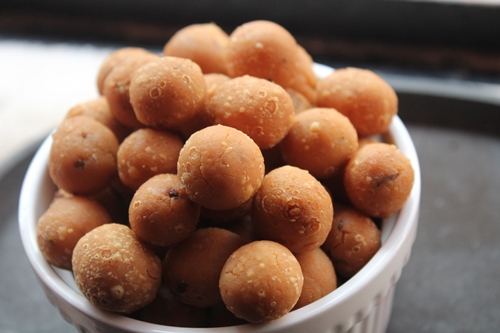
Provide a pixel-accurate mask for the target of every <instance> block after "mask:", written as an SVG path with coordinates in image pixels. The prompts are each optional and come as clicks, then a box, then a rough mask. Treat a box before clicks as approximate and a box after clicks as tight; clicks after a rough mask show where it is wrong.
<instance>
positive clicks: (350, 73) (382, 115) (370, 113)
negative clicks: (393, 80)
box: [317, 68, 398, 137]
mask: <svg viewBox="0 0 500 333" xmlns="http://www.w3.org/2000/svg"><path fill="white" fill-rule="evenodd" d="M317 106H319V107H329V108H334V109H337V110H338V111H339V112H341V113H343V114H344V115H345V116H347V118H349V119H350V120H351V122H352V124H353V125H354V127H355V128H356V131H357V132H358V135H359V136H360V137H363V136H369V135H374V134H381V133H384V132H386V131H387V130H388V128H389V125H390V124H391V121H392V118H393V117H394V115H395V114H396V113H397V112H398V98H397V95H396V92H395V91H394V89H393V88H392V87H391V86H390V85H389V84H387V82H385V81H384V80H383V79H382V78H381V77H380V76H378V75H377V74H375V73H374V72H372V71H370V70H366V69H360V68H343V69H337V70H335V71H334V72H332V73H331V74H330V75H328V76H327V77H325V78H323V79H321V80H319V81H318V85H317Z"/></svg>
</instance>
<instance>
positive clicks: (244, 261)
mask: <svg viewBox="0 0 500 333" xmlns="http://www.w3.org/2000/svg"><path fill="white" fill-rule="evenodd" d="M303 283H304V276H303V274H302V270H301V267H300V264H299V262H298V261H297V259H296V258H295V256H294V255H293V254H292V252H290V250H288V249H287V248H286V247H284V246H283V245H281V244H279V243H276V242H272V241H267V240H261V241H254V242H252V243H249V244H247V245H244V246H242V247H240V248H239V249H238V250H236V251H235V252H234V253H233V254H231V256H230V257H229V259H228V260H227V262H226V264H225V265H224V268H223V270H222V273H221V275H220V281H219V286H220V292H221V295H222V300H223V301H224V303H225V304H226V307H227V308H228V309H229V311H231V312H232V313H234V315H235V316H236V317H238V318H242V319H245V320H247V321H249V322H251V323H266V322H270V321H273V320H276V319H278V318H281V317H283V316H284V315H286V314H287V313H289V312H290V311H291V310H292V308H293V307H294V305H295V304H296V303H297V300H298V299H299V297H300V293H301V291H302V285H303Z"/></svg>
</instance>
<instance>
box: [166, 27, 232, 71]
mask: <svg viewBox="0 0 500 333" xmlns="http://www.w3.org/2000/svg"><path fill="white" fill-rule="evenodd" d="M228 43H229V36H228V35H227V33H226V32H224V30H222V29H221V28H220V27H219V26H218V25H216V24H214V23H204V24H192V25H189V26H187V27H184V28H182V29H180V30H178V31H177V32H176V33H175V34H174V35H173V36H172V38H170V40H169V41H168V42H167V43H166V44H165V47H164V48H163V54H165V55H166V56H173V57H179V58H186V59H191V60H192V61H194V62H195V63H197V64H198V65H199V66H200V68H201V70H202V71H203V73H222V74H225V73H226V72H227V70H226V62H225V61H224V51H225V48H226V46H227V44H228Z"/></svg>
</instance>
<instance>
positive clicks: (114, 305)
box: [72, 223, 161, 313]
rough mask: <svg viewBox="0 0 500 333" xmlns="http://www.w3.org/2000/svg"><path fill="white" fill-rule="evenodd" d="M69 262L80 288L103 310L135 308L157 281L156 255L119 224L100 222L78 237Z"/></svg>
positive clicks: (158, 265)
mask: <svg viewBox="0 0 500 333" xmlns="http://www.w3.org/2000/svg"><path fill="white" fill-rule="evenodd" d="M72 264H73V273H74V275H75V282H76V285H77V286H78V288H79V289H80V291H81V292H82V293H83V295H84V296H85V297H86V298H87V299H88V300H89V302H90V303H92V304H93V305H95V306H96V307H98V308H100V309H102V310H106V311H111V312H119V313H132V312H134V311H136V310H139V309H140V308H142V307H144V306H145V305H147V304H149V303H151V302H152V301H153V300H154V299H155V297H156V293H157V291H158V288H159V287H160V283H161V261H160V259H159V258H158V257H157V256H156V255H155V254H154V253H153V252H152V251H151V250H150V249H149V248H148V247H147V246H146V245H145V244H144V243H142V242H141V241H140V240H139V239H138V238H137V236H136V235H135V233H134V232H133V231H132V229H130V228H129V227H127V226H125V225H123V224H116V223H109V224H104V225H102V226H100V227H97V228H95V229H93V230H92V231H90V232H89V233H87V234H86V235H85V236H83V237H82V238H80V240H79V241H78V243H77V244H76V246H75V249H74V251H73V259H72Z"/></svg>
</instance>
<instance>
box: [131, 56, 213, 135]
mask: <svg viewBox="0 0 500 333" xmlns="http://www.w3.org/2000/svg"><path fill="white" fill-rule="evenodd" d="M206 94H207V85H206V83H205V78H204V76H203V73H202V71H201V69H200V66H198V65H197V64H196V63H195V62H193V61H191V60H189V59H183V58H177V57H167V56H165V57H161V58H158V59H157V60H155V61H152V62H149V63H148V64H146V65H144V66H142V67H140V68H139V69H138V70H137V71H136V72H135V73H134V75H133V77H132V80H131V82H130V103H131V104H132V106H133V108H134V112H135V115H136V117H137V119H138V120H139V121H140V122H141V123H142V124H144V125H147V126H153V127H161V128H166V129H174V130H175V129H177V128H178V127H179V126H181V125H184V124H186V123H187V122H189V121H190V120H192V119H193V118H194V117H196V116H197V115H198V114H199V113H200V112H202V110H203V108H204V107H205V97H206Z"/></svg>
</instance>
